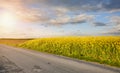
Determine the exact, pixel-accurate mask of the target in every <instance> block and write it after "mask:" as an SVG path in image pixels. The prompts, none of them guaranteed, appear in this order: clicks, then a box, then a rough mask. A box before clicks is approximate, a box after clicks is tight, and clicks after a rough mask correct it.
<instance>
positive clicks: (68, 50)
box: [17, 36, 120, 67]
mask: <svg viewBox="0 0 120 73" xmlns="http://www.w3.org/2000/svg"><path fill="white" fill-rule="evenodd" d="M17 46H18V47H22V48H28V49H31V50H37V51H40V52H46V53H52V54H57V55H62V56H67V57H71V58H76V59H81V60H87V61H93V62H99V63H102V64H107V65H112V66H117V67H120V37H119V36H106V37H105V36H103V37H56V38H40V39H35V40H30V41H27V40H26V41H24V42H21V43H19V44H17Z"/></svg>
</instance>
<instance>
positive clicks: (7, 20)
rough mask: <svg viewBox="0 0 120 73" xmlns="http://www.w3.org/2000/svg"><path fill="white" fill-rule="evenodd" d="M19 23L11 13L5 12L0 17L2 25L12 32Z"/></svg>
mask: <svg viewBox="0 0 120 73" xmlns="http://www.w3.org/2000/svg"><path fill="white" fill-rule="evenodd" d="M16 23H17V18H16V16H15V15H14V14H12V13H10V12H4V13H3V14H2V15H1V17H0V25H1V26H2V27H4V28H7V29H8V30H10V29H11V28H13V27H14V26H15V24H16Z"/></svg>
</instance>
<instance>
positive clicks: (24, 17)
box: [0, 0, 120, 38]
mask: <svg viewBox="0 0 120 73" xmlns="http://www.w3.org/2000/svg"><path fill="white" fill-rule="evenodd" d="M88 35H93V36H96V35H100V36H101V35H102V36H103V35H120V0H0V38H39V37H51V36H88Z"/></svg>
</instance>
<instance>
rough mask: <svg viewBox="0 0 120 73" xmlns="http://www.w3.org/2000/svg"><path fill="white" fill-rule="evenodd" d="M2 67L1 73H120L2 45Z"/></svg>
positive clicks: (0, 51)
mask: <svg viewBox="0 0 120 73" xmlns="http://www.w3.org/2000/svg"><path fill="white" fill-rule="evenodd" d="M0 66H1V67H0V73H120V69H119V68H115V67H109V66H104V65H100V64H97V63H89V62H84V61H79V60H72V59H69V58H65V57H60V56H55V55H50V54H44V53H40V52H36V51H31V50H25V49H18V48H13V47H9V46H5V45H0ZM2 66H3V67H2ZM4 69H6V70H8V71H7V72H5V70H4Z"/></svg>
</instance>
